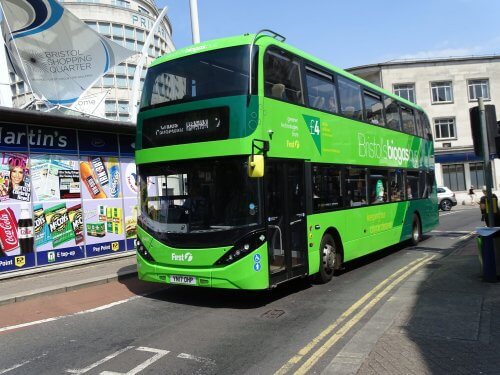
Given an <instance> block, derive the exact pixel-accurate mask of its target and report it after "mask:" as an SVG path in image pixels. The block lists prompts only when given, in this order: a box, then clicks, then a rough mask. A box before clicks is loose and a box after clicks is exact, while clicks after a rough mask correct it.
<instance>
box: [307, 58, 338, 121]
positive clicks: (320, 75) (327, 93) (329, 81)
mask: <svg viewBox="0 0 500 375" xmlns="http://www.w3.org/2000/svg"><path fill="white" fill-rule="evenodd" d="M306 85H307V94H308V97H309V106H311V107H312V108H316V109H319V110H322V111H328V112H331V113H337V108H338V107H337V94H336V90H335V85H334V82H333V76H332V75H330V74H327V73H324V72H322V71H319V70H316V69H314V68H309V67H307V68H306Z"/></svg>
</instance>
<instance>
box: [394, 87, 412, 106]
mask: <svg viewBox="0 0 500 375" xmlns="http://www.w3.org/2000/svg"><path fill="white" fill-rule="evenodd" d="M393 92H394V94H396V95H398V96H400V97H402V98H404V99H406V100H409V101H410V102H413V103H416V100H415V84H414V83H397V84H394V85H393Z"/></svg>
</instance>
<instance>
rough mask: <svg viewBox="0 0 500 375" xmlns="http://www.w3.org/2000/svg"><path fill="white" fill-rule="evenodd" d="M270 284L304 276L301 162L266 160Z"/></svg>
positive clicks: (303, 195) (304, 215)
mask: <svg viewBox="0 0 500 375" xmlns="http://www.w3.org/2000/svg"><path fill="white" fill-rule="evenodd" d="M264 179H265V194H266V210H267V214H266V218H267V224H268V250H269V272H270V285H273V284H276V283H279V282H281V281H285V280H287V279H290V278H292V277H294V276H299V275H303V274H304V273H305V272H306V269H307V268H306V267H307V260H306V259H307V258H306V256H307V228H306V224H307V223H306V214H305V213H306V205H305V199H306V196H305V186H304V162H303V161H279V160H273V159H268V160H266V172H265V174H264Z"/></svg>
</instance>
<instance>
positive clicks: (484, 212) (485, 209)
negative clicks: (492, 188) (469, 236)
mask: <svg viewBox="0 0 500 375" xmlns="http://www.w3.org/2000/svg"><path fill="white" fill-rule="evenodd" d="M491 201H492V203H493V204H492V206H493V217H494V220H495V222H494V223H493V226H497V225H499V224H500V213H499V212H498V198H497V196H496V195H495V193H491ZM479 209H480V210H481V221H484V222H485V223H486V226H487V227H489V226H490V225H489V218H488V213H489V211H490V209H489V205H488V202H487V201H486V186H483V196H482V197H481V199H480V200H479Z"/></svg>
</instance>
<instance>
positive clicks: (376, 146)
mask: <svg viewBox="0 0 500 375" xmlns="http://www.w3.org/2000/svg"><path fill="white" fill-rule="evenodd" d="M393 144H394V140H389V139H385V138H384V137H380V138H377V137H374V136H369V135H366V134H364V133H358V153H359V156H360V157H362V158H370V159H377V160H379V161H382V160H384V159H387V160H394V161H396V162H397V163H398V165H401V164H403V162H410V163H409V164H410V165H414V166H416V165H418V151H413V150H410V149H409V148H405V147H397V146H394V145H393Z"/></svg>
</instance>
